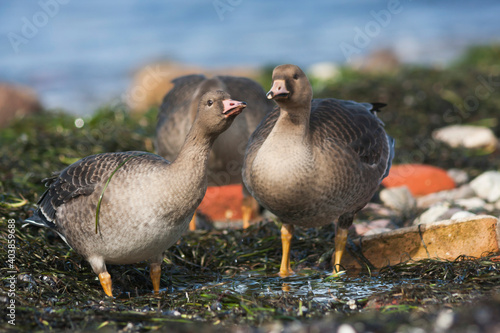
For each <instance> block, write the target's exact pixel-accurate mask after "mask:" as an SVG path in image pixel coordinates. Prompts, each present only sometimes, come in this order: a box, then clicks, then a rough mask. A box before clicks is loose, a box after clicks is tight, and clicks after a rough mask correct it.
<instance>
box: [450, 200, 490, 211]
mask: <svg viewBox="0 0 500 333" xmlns="http://www.w3.org/2000/svg"><path fill="white" fill-rule="evenodd" d="M455 203H456V204H457V205H459V206H461V207H463V208H465V209H467V210H471V209H479V208H484V205H485V204H486V202H485V201H484V200H483V199H481V198H478V197H475V198H468V199H458V200H455Z"/></svg>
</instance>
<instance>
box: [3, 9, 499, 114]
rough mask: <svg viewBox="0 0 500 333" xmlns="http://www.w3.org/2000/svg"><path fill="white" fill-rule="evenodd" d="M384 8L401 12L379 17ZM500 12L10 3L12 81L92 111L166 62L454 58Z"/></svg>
mask: <svg viewBox="0 0 500 333" xmlns="http://www.w3.org/2000/svg"><path fill="white" fill-rule="evenodd" d="M216 7H217V8H219V11H217V9H216ZM373 11H374V12H376V13H380V12H381V11H383V12H384V13H389V14H390V16H387V15H385V16H383V19H382V20H381V21H379V22H377V21H376V20H375V18H374V16H373V14H372V12H373ZM499 13H500V1H497V0H485V1H466V0H441V1H431V0H426V1H424V0H413V1H411V0H404V1H396V0H390V1H375V0H341V1H340V0H339V1H334V0H317V1H290V0H289V1H285V0H274V1H269V0H253V1H250V0H207V1H205V0H191V1H186V0H183V1H181V0H106V1H99V0H86V1H76V0H39V1H21V0H17V1H2V3H1V4H0V22H1V23H0V35H1V38H0V64H1V67H0V81H9V82H17V83H21V84H25V85H28V86H31V87H33V88H34V89H35V90H36V91H37V92H38V94H39V95H40V97H41V99H42V102H43V103H44V105H45V106H46V107H49V108H58V107H61V108H64V109H65V110H67V111H68V112H71V113H74V114H89V113H91V112H92V111H93V110H94V109H95V108H96V107H97V106H98V105H101V104H103V103H106V102H108V101H111V100H115V98H116V97H117V96H120V95H121V94H122V93H124V92H125V91H126V89H127V87H128V86H129V84H130V78H131V76H132V73H133V72H134V70H136V69H138V68H140V67H141V66H143V65H145V64H148V63H150V62H153V61H157V60H161V59H174V60H177V61H181V62H185V63H190V64H195V65H200V66H204V67H212V68H214V67H215V68H217V67H223V66H228V65H231V66H239V65H241V66H260V65H267V64H279V63H295V64H298V65H300V66H302V67H305V68H307V66H310V65H311V64H314V63H316V62H322V61H334V62H337V63H345V62H346V61H347V60H348V59H346V56H345V52H343V51H342V48H341V47H342V45H343V46H345V45H350V46H353V47H356V52H359V54H354V55H363V54H367V53H369V52H370V51H372V50H374V49H378V48H391V49H393V50H394V51H395V52H396V54H397V55H398V56H399V57H400V59H401V60H403V61H405V62H416V63H431V64H442V63H446V62H447V61H449V60H451V59H453V58H455V57H456V56H457V55H459V54H460V52H461V51H462V50H463V49H464V48H465V47H467V46H469V45H472V44H481V43H490V42H500V20H499V19H498V14H499ZM29 26H31V28H32V29H30V27H29ZM357 29H359V30H361V31H363V32H364V33H365V34H366V33H369V34H370V36H368V35H367V36H368V39H366V38H365V39H363V40H360V39H359V36H358V37H356V35H357V34H358V33H357V31H359V30H357ZM370 29H372V30H370ZM356 38H357V39H356ZM356 41H357V42H358V44H356ZM360 41H361V42H362V43H360ZM344 49H345V47H344Z"/></svg>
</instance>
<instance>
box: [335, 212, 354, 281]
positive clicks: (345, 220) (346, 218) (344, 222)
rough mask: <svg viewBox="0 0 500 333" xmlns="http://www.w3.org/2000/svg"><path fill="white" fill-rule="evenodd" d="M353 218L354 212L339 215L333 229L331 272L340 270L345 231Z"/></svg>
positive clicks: (346, 231) (345, 237)
mask: <svg viewBox="0 0 500 333" xmlns="http://www.w3.org/2000/svg"><path fill="white" fill-rule="evenodd" d="M353 220H354V214H352V213H347V214H344V215H341V216H340V218H339V220H338V222H337V228H336V231H335V253H334V258H332V259H333V274H335V273H338V272H340V260H341V259H342V255H343V254H344V250H345V245H346V243H347V233H348V230H349V227H350V226H351V225H352V221H353Z"/></svg>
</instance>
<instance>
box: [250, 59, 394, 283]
mask: <svg viewBox="0 0 500 333" xmlns="http://www.w3.org/2000/svg"><path fill="white" fill-rule="evenodd" d="M272 78H273V85H272V88H271V90H270V91H269V93H268V94H267V97H268V98H269V99H274V100H275V101H276V103H277V104H278V106H279V107H278V108H276V109H275V110H273V112H272V113H270V114H268V115H267V116H266V118H264V120H263V121H262V123H261V124H260V125H259V127H258V128H257V130H256V131H255V132H254V133H253V134H252V136H251V137H250V140H249V142H248V146H247V149H246V154H245V160H244V165H243V180H244V182H245V184H246V186H247V188H248V190H249V191H250V193H251V194H252V196H253V197H254V198H256V199H257V201H258V202H259V203H260V204H261V205H262V206H264V207H265V208H267V209H268V210H269V211H271V212H272V213H274V214H275V215H276V216H278V218H279V219H280V220H281V222H283V226H282V228H281V240H282V246H283V254H282V261H281V267H280V276H282V277H285V276H289V275H291V274H293V271H292V269H291V267H290V243H291V239H292V235H293V230H294V226H302V227H318V226H322V225H325V224H328V223H331V222H333V221H335V220H338V221H337V227H336V235H335V253H334V258H332V264H333V267H334V272H335V271H339V270H340V260H341V258H342V254H343V251H344V249H345V244H346V240H347V230H348V228H349V227H350V226H351V224H352V222H353V219H354V214H355V213H356V212H357V211H359V210H360V209H361V208H363V207H364V206H365V205H366V203H367V202H368V201H369V200H370V199H371V197H372V196H373V194H374V193H375V191H376V189H377V188H378V186H379V184H380V182H381V181H382V179H383V178H384V177H386V176H387V174H388V172H389V168H390V166H391V161H392V158H393V156H394V140H393V139H392V138H391V137H389V136H388V135H387V134H386V133H385V131H384V128H383V123H382V122H381V121H380V120H379V119H378V118H377V116H376V114H375V111H377V107H380V106H381V105H379V104H369V103H357V102H353V101H345V100H338V99H333V98H328V99H312V88H311V84H310V83H309V80H308V79H307V76H306V75H305V74H304V72H303V71H302V70H301V69H300V68H299V67H297V66H294V65H281V66H278V67H276V68H275V69H274V71H273V77H272Z"/></svg>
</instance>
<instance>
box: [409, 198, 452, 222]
mask: <svg viewBox="0 0 500 333" xmlns="http://www.w3.org/2000/svg"><path fill="white" fill-rule="evenodd" d="M449 209H450V204H449V203H448V202H443V203H439V204H436V205H434V206H432V207H431V208H429V209H427V210H426V211H425V212H423V213H422V215H420V216H419V217H417V218H416V219H415V221H413V224H414V225H419V224H427V223H432V222H436V221H440V220H441V216H443V215H444V214H445V213H446V212H447V211H448V210H449Z"/></svg>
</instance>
